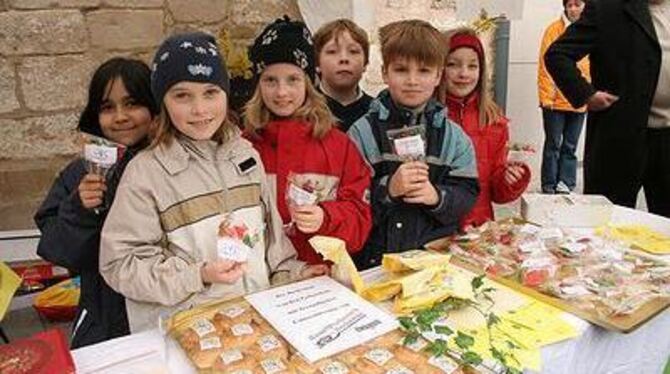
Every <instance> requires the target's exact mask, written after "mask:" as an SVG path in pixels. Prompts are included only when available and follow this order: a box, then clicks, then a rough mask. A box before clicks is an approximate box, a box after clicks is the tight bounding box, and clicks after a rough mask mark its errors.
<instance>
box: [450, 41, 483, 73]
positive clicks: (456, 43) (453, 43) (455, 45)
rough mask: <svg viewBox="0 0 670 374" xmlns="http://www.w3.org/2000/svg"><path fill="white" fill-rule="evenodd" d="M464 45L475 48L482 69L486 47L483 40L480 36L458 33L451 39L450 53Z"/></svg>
mask: <svg viewBox="0 0 670 374" xmlns="http://www.w3.org/2000/svg"><path fill="white" fill-rule="evenodd" d="M463 47H467V48H470V49H472V50H474V51H475V53H477V57H478V58H479V66H480V69H482V68H483V67H484V63H485V61H484V47H483V46H482V42H481V41H480V40H479V38H478V37H477V36H475V35H472V34H468V33H458V34H455V35H453V36H452V37H451V39H449V53H451V52H453V51H455V50H457V49H459V48H463Z"/></svg>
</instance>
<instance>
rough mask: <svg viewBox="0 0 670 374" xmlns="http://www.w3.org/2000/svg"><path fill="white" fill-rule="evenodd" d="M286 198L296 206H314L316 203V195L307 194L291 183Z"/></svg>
mask: <svg viewBox="0 0 670 374" xmlns="http://www.w3.org/2000/svg"><path fill="white" fill-rule="evenodd" d="M288 197H289V199H291V202H292V203H293V204H295V205H297V206H303V205H314V204H316V201H317V196H316V194H314V193H311V192H308V191H306V190H304V189H302V188H300V187H298V186H296V185H295V184H293V183H290V184H289V189H288Z"/></svg>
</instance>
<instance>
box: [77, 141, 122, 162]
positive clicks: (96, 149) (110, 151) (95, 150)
mask: <svg viewBox="0 0 670 374" xmlns="http://www.w3.org/2000/svg"><path fill="white" fill-rule="evenodd" d="M116 156H117V152H116V148H115V147H108V146H104V145H96V144H86V145H85V146H84V158H86V160H87V161H91V162H94V163H96V164H98V165H103V166H112V165H114V164H115V163H116Z"/></svg>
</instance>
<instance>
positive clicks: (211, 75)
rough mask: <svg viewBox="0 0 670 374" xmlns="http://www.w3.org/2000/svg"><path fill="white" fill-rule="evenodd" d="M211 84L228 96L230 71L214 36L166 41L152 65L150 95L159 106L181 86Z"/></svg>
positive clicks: (189, 35) (175, 37) (188, 35)
mask: <svg viewBox="0 0 670 374" xmlns="http://www.w3.org/2000/svg"><path fill="white" fill-rule="evenodd" d="M183 81H187V82H199V83H212V84H215V85H217V86H219V87H221V89H222V90H224V91H225V92H226V94H228V93H229V92H230V83H229V80H228V71H226V67H225V65H224V64H223V63H222V57H221V55H220V54H219V49H218V47H217V45H216V40H215V39H214V37H213V36H211V35H209V34H205V33H202V32H193V33H186V34H176V35H172V36H170V37H169V38H167V39H165V41H164V42H163V44H161V46H160V47H159V48H158V51H157V52H156V55H155V56H154V60H153V64H152V65H151V91H152V92H153V94H154V99H155V100H156V102H157V103H162V102H163V97H164V96H165V93H166V92H167V91H168V90H169V89H170V87H172V86H173V85H175V84H177V83H179V82H183Z"/></svg>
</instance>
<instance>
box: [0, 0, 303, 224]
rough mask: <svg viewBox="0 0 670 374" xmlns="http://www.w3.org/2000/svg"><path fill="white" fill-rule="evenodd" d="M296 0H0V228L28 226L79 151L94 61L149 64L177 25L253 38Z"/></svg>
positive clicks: (292, 10) (294, 13) (294, 10)
mask: <svg viewBox="0 0 670 374" xmlns="http://www.w3.org/2000/svg"><path fill="white" fill-rule="evenodd" d="M283 14H288V15H289V16H291V17H292V18H300V12H299V9H298V5H297V2H296V0H0V230H14V229H27V228H31V227H33V223H32V215H33V214H34V211H35V210H36V209H37V206H38V204H39V203H40V202H41V201H42V199H43V198H44V196H45V194H46V193H47V191H48V189H49V187H50V186H51V184H52V182H53V180H54V178H55V176H56V175H57V173H58V172H59V171H60V169H62V167H63V166H64V165H66V164H67V163H68V162H69V161H70V160H72V159H73V158H74V157H76V153H77V148H76V146H75V143H74V139H75V135H76V130H75V129H76V126H77V120H78V116H79V113H80V111H81V110H82V108H83V106H84V105H85V102H86V97H87V89H88V83H89V79H90V76H91V74H92V73H93V71H94V70H95V68H96V67H97V66H98V65H99V64H100V63H102V62H103V61H105V60H106V59H108V58H110V57H113V56H130V57H135V58H140V59H142V60H144V61H147V62H148V61H149V60H150V59H151V58H152V56H153V53H154V51H155V49H156V47H157V46H158V45H159V44H160V42H161V41H162V40H163V39H164V38H165V37H166V36H167V35H170V34H172V33H174V32H181V31H192V30H202V31H206V32H210V33H213V34H216V33H218V31H219V30H220V29H221V28H223V27H226V28H228V29H229V30H230V33H231V37H232V38H233V42H240V43H245V44H250V43H251V41H252V40H253V38H254V37H255V35H256V34H257V33H258V32H260V31H261V28H262V27H263V26H264V25H265V24H267V23H268V22H270V21H272V20H274V19H275V18H278V17H281V16H282V15H283Z"/></svg>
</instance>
